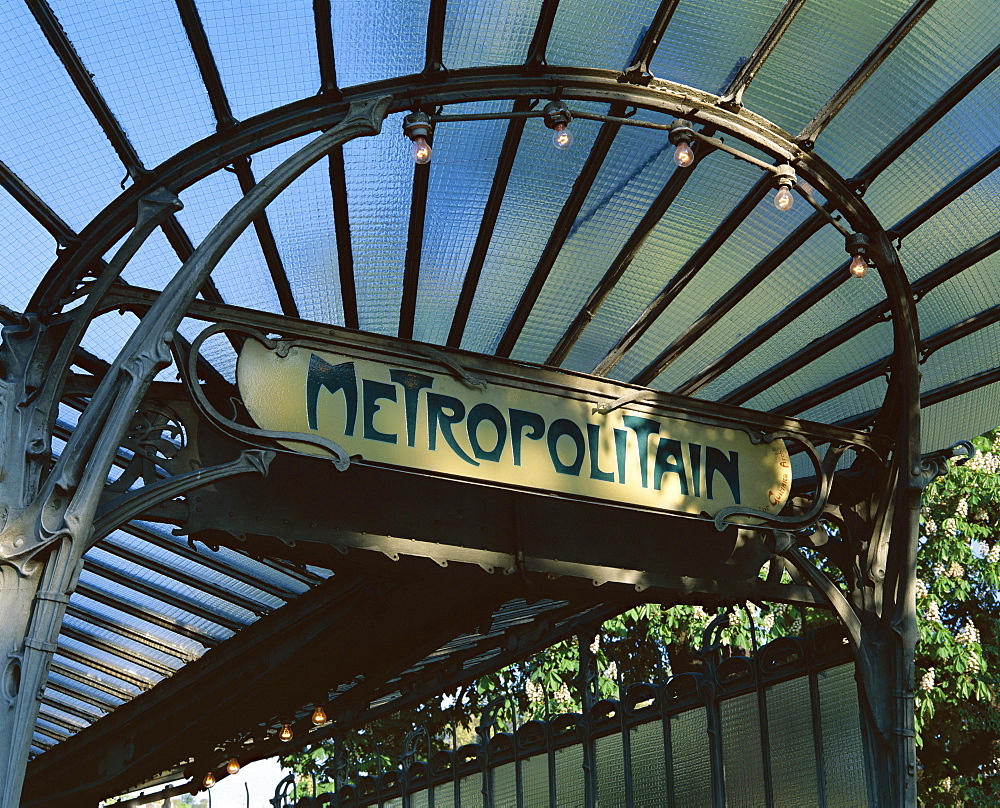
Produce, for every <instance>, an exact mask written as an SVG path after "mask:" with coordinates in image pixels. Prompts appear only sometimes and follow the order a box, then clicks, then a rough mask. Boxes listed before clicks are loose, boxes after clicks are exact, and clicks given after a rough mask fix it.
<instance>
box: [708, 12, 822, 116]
mask: <svg viewBox="0 0 1000 808" xmlns="http://www.w3.org/2000/svg"><path fill="white" fill-rule="evenodd" d="M803 3H805V0H786V2H785V5H784V8H782V9H781V11H780V12H779V13H778V16H777V17H775V18H774V22H772V23H771V27H770V28H768V30H767V33H766V34H764V36H763V38H762V39H761V40H760V42H759V43H758V44H757V47H756V48H754V51H753V53H751V54H750V58H749V59H747V60H746V62H744V63H743V66H742V67H741V68H740V69H739V72H737V74H736V75H735V76H733V80H732V81H731V82H729V86H728V87H726V89H725V90H724V91H723V93H722V96H721V97H720V98H719V103H720V104H723V105H725V106H732V107H736V108H739V107H742V106H743V93H744V92H746V89H747V87H749V86H750V82H752V81H753V80H754V77H755V76H756V75H757V73H758V72H760V69H761V68H762V67H763V66H764V62H766V61H767V59H768V57H769V56H770V55H771V53H772V52H773V51H774V49H775V47H776V46H777V44H778V42H779V41H780V40H781V37H783V36H784V35H785V31H787V30H788V26H790V25H791V24H792V20H794V19H795V16H796V15H797V14H798V13H799V9H801V8H802V5H803Z"/></svg>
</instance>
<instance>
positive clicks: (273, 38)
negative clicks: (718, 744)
mask: <svg viewBox="0 0 1000 808" xmlns="http://www.w3.org/2000/svg"><path fill="white" fill-rule="evenodd" d="M169 5H171V6H172V5H173V3H170V4H169ZM340 5H341V4H338V3H335V4H334V7H335V8H339V7H340ZM198 12H199V15H200V16H201V21H202V25H203V26H204V27H205V33H206V35H207V36H208V43H209V46H210V47H211V49H212V54H213V56H214V57H215V64H216V66H217V67H218V69H219V75H220V76H221V77H222V83H223V86H224V87H225V88H226V95H227V97H228V98H229V105H230V107H231V108H232V110H233V115H234V116H236V118H237V119H240V120H242V119H245V118H249V117H250V116H252V115H257V114H259V113H261V112H266V111H267V110H269V109H273V108H274V107H279V106H281V105H283V104H288V103H290V102H292V101H297V100H298V99H300V98H307V97H309V96H311V95H315V94H316V92H317V91H318V90H319V85H320V78H319V60H318V57H317V53H316V25H315V22H314V20H313V11H312V3H311V2H310V0H271V1H270V2H259V1H258V2H253V3H248V2H244V0H222V2H218V1H217V2H212V3H204V2H202V3H199V4H198Z"/></svg>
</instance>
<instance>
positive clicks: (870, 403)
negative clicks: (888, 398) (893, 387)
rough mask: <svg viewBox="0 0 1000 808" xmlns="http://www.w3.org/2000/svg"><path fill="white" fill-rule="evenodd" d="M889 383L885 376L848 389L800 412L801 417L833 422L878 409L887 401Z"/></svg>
mask: <svg viewBox="0 0 1000 808" xmlns="http://www.w3.org/2000/svg"><path fill="white" fill-rule="evenodd" d="M887 387H888V385H887V383H886V379H885V377H884V376H881V377H879V378H877V379H873V380H872V381H870V382H865V384H862V385H859V386H858V387H855V388H854V389H853V390H848V391H847V392H846V393H843V394H841V395H839V396H837V397H836V398H832V399H830V400H829V401H824V402H823V403H822V404H819V405H817V406H815V407H812V408H811V409H808V410H804V411H802V412H801V413H799V414H798V417H799V418H805V419H807V420H810V421H820V422H822V423H833V422H836V421H841V420H843V419H845V418H850V417H851V416H854V415H860V414H861V413H865V412H871V411H873V410H877V409H879V408H880V407H881V406H882V402H883V401H885V394H886V389H887Z"/></svg>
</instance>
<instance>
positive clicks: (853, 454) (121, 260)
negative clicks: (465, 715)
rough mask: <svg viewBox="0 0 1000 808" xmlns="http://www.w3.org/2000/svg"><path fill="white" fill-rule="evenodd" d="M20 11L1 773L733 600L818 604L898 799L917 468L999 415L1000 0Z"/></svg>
mask: <svg viewBox="0 0 1000 808" xmlns="http://www.w3.org/2000/svg"><path fill="white" fill-rule="evenodd" d="M4 22H5V25H4V36H5V37H6V40H7V43H6V45H7V46H6V48H5V53H6V54H7V57H8V69H7V71H6V73H7V81H6V82H5V87H4V89H3V93H4V96H3V100H4V104H5V107H6V110H7V113H8V114H7V115H5V116H4V117H3V119H2V121H0V127H2V134H3V137H2V138H0V144H2V146H0V161H2V162H0V185H2V187H3V192H0V213H2V215H3V220H4V230H3V239H4V242H3V244H4V250H3V258H2V259H0V260H2V261H3V262H4V267H3V269H4V279H5V283H4V285H3V289H2V294H3V298H2V300H0V303H2V304H3V306H4V307H3V309H2V310H0V316H2V318H3V321H4V328H3V344H2V353H0V368H2V371H3V377H2V382H0V424H2V431H0V446H2V452H3V455H2V456H3V461H2V462H3V469H2V471H3V474H2V477H0V506H2V509H3V510H2V513H3V521H2V525H3V529H2V532H0V575H2V578H0V581H2V588H0V616H2V620H0V653H2V654H3V657H2V659H0V667H2V677H0V689H2V694H3V697H4V700H3V701H2V702H0V705H2V706H0V756H2V757H3V766H4V771H5V772H6V773H7V777H6V779H5V781H4V782H3V786H2V791H0V806H3V808H12V807H13V806H16V805H25V806H36V805H37V806H42V805H44V806H57V805H72V806H79V805H83V804H95V803H96V802H97V801H98V800H99V799H102V798H105V797H108V796H112V795H114V794H117V793H121V792H123V791H125V790H127V789H129V788H132V787H135V786H137V785H140V784H144V783H152V782H164V781H166V779H168V778H169V777H170V776H176V775H177V774H178V773H179V772H182V771H184V772H187V773H188V776H191V777H192V778H194V779H195V780H196V781H197V780H200V778H201V774H202V773H203V772H206V771H211V770H219V771H221V769H220V767H222V766H223V765H224V764H225V761H226V760H227V759H228V758H229V757H232V756H238V757H240V758H241V759H242V760H243V761H244V762H245V761H247V760H252V759H256V758H260V757H266V756H269V755H273V754H277V753H281V752H287V751H289V750H291V749H293V748H295V747H296V745H301V744H305V743H311V742H314V741H316V740H318V739H320V738H322V737H324V733H328V732H330V731H332V730H331V728H333V727H336V728H339V729H343V728H349V727H351V726H357V725H359V724H361V723H363V722H364V721H367V720H369V719H371V718H373V717H377V716H379V715H383V714H386V713H389V712H392V711H393V710H396V709H399V708H401V707H403V706H406V705H408V704H413V703H416V702H419V701H420V700H422V699H425V698H427V697H429V696H431V695H433V694H435V693H439V692H442V691H443V690H445V689H448V688H451V687H455V686H457V685H458V684H460V683H462V682H468V681H471V680H473V679H475V678H476V677H477V676H480V675H482V674H483V673H486V672H488V671H491V670H495V669H497V668H499V667H501V666H503V665H504V664H507V663H509V662H511V661H514V660H516V659H519V658H521V657H523V656H524V655H526V654H528V653H530V652H531V651H532V650H534V649H537V648H541V647H545V646H546V645H547V644H549V643H550V642H552V641H553V640H555V639H558V638H560V637H563V636H566V635H567V634H569V633H572V632H574V631H575V630H576V629H577V628H578V627H580V626H586V625H594V624H597V623H600V622H601V621H602V620H603V619H605V618H606V617H608V616H610V615H613V614H615V613H618V612H620V611H622V610H624V609H626V608H629V607H630V606H632V605H634V604H636V603H639V602H643V601H649V602H658V603H665V604H671V603H680V602H698V603H707V604H712V605H714V604H725V603H732V602H737V601H740V602H742V601H746V600H754V601H758V602H762V601H782V602H789V603H797V604H802V605H806V606H815V607H819V608H827V609H832V610H833V611H834V612H835V614H836V615H837V616H838V618H839V619H840V621H841V622H842V623H843V624H844V627H845V629H846V630H847V634H848V636H849V638H850V641H851V644H852V646H853V648H854V651H855V657H856V664H857V670H858V677H859V683H860V689H861V703H862V717H863V726H864V730H865V738H866V743H867V748H866V754H867V761H868V774H869V787H870V793H871V794H873V795H874V797H875V799H876V800H877V801H878V803H879V804H886V805H889V804H892V805H907V804H915V791H914V772H915V757H914V748H913V704H912V698H913V646H914V642H915V635H916V626H915V613H914V595H913V583H914V572H913V569H914V566H913V565H914V563H915V562H914V559H915V554H916V552H917V550H918V547H917V519H918V508H919V497H920V491H921V490H922V488H923V486H924V485H925V484H926V482H927V481H928V480H929V479H931V478H932V476H933V475H934V474H936V473H939V472H940V471H941V469H942V468H943V466H944V464H945V462H946V460H947V459H948V458H949V457H951V456H953V455H954V454H956V453H961V451H962V450H961V449H960V448H956V445H957V444H958V443H959V442H960V441H962V440H966V439H968V438H970V437H972V436H974V435H977V434H980V433H982V432H984V431H986V430H988V429H989V428H991V427H993V426H995V424H996V422H997V421H998V420H1000V419H998V417H997V415H998V412H1000V409H998V406H997V403H998V396H1000V340H998V339H997V329H998V325H997V322H998V321H1000V307H998V306H997V305H996V303H995V300H994V295H993V294H992V293H991V290H993V289H994V288H995V284H996V276H997V273H998V272H1000V259H998V257H997V248H998V247H1000V233H998V232H997V221H998V216H997V213H998V211H997V199H1000V194H998V193H997V190H998V189H997V186H998V183H1000V172H998V170H997V169H998V166H1000V138H998V132H1000V113H998V111H997V110H998V105H997V103H996V102H997V98H998V94H1000V89H998V88H1000V74H998V72H997V68H998V67H1000V48H998V47H997V45H996V43H997V42H998V41H1000V15H997V14H996V9H995V7H994V5H993V0H937V2H934V0H916V1H915V2H914V1H913V0H885V2H881V3H878V4H874V3H869V2H853V1H852V0H830V2H819V0H808V1H807V0H787V1H786V2H784V3H782V2H779V0H712V2H703V1H702V0H699V2H693V1H692V0H661V2H659V3H657V2H652V0H648V1H644V0H640V1H639V2H632V3H627V4H623V3H619V2H614V1H613V0H541V2H538V0H533V2H527V3H513V2H506V0H495V2H494V0H484V1H483V2H456V1H454V0H453V2H446V0H423V2H419V3H416V4H413V3H410V4H407V5H405V6H404V5H402V4H399V3H391V2H377V3H355V2H348V0H344V1H343V2H337V3H334V4H332V5H331V3H330V2H329V0H314V2H312V3H308V2H298V0H296V1H295V2H280V3H266V2H261V3H241V4H238V5H233V6H232V7H228V8H223V7H220V6H219V5H216V4H209V3H202V4H199V5H197V6H196V4H195V2H193V0H177V1H176V3H166V2H162V3H161V2H157V3H144V4H142V5H141V7H140V8H134V7H129V6H121V5H108V6H101V5H98V6H95V5H94V4H93V3H76V2H52V3H46V2H44V1H43V0H25V3H24V4H23V5H19V4H13V3H11V4H8V6H7V7H6V8H5V10H4ZM568 140H571V142H570V143H567V141H568ZM554 146H555V147H554ZM567 146H568V147H567ZM411 151H412V152H413V155H414V156H416V158H417V162H416V163H414V159H413V157H412V156H411ZM428 151H429V152H430V159H429V160H428V159H427V158H428V154H427V152H428ZM53 256H54V257H53ZM820 558H825V559H826V560H827V561H828V562H829V563H830V564H831V565H832V566H833V567H835V568H837V569H839V570H840V572H841V575H840V576H839V577H838V578H837V579H836V580H835V579H833V578H831V577H828V575H827V574H826V573H824V572H823V571H821V570H820V568H819V567H818V566H817V561H818V559H820ZM765 565H767V570H768V572H767V574H762V573H761V570H762V569H764V568H765ZM595 585H597V586H595ZM316 706H322V707H323V708H324V710H325V712H326V714H327V715H328V717H329V718H330V719H331V722H332V723H331V724H330V725H325V726H324V727H320V728H318V729H312V730H311V731H310V729H311V728H312V723H311V722H310V720H309V716H310V715H311V713H312V711H313V709H314V707H316ZM284 725H288V726H289V727H290V728H292V729H293V730H295V734H294V738H293V740H291V741H287V742H286V741H283V740H282V739H281V738H280V737H279V736H278V730H279V729H280V728H281V727H282V726H284Z"/></svg>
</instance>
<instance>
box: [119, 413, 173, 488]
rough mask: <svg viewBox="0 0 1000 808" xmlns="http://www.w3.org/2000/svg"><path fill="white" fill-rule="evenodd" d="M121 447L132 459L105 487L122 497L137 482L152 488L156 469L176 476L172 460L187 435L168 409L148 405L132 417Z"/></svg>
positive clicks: (155, 477)
mask: <svg viewBox="0 0 1000 808" xmlns="http://www.w3.org/2000/svg"><path fill="white" fill-rule="evenodd" d="M122 445H123V446H124V447H125V448H126V449H128V450H129V451H131V452H132V458H131V460H129V462H128V465H127V466H126V467H125V470H124V471H123V472H122V473H121V475H120V476H119V477H118V479H117V480H115V481H114V482H113V483H111V484H110V485H109V486H108V487H107V490H108V492H110V493H119V494H120V493H124V492H125V491H128V490H129V489H130V488H131V487H132V486H133V485H134V484H135V483H136V481H137V480H139V479H141V480H142V481H143V483H145V484H146V485H152V484H153V483H154V482H156V480H157V473H156V469H157V467H161V468H164V469H166V470H167V471H168V472H169V473H170V474H176V473H178V471H179V470H177V469H175V468H173V466H174V465H175V463H174V460H175V459H176V458H177V456H178V455H179V454H180V453H181V452H183V450H184V449H185V448H186V447H187V431H186V430H185V428H184V424H183V422H182V421H181V419H180V417H179V416H178V415H177V413H175V412H174V411H173V410H171V409H170V408H169V407H164V406H161V405H158V404H150V405H148V406H146V407H145V408H144V409H142V410H139V412H137V413H136V414H135V417H134V418H133V419H132V423H131V424H129V428H128V431H127V432H126V433H125V438H124V440H123V441H122Z"/></svg>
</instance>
